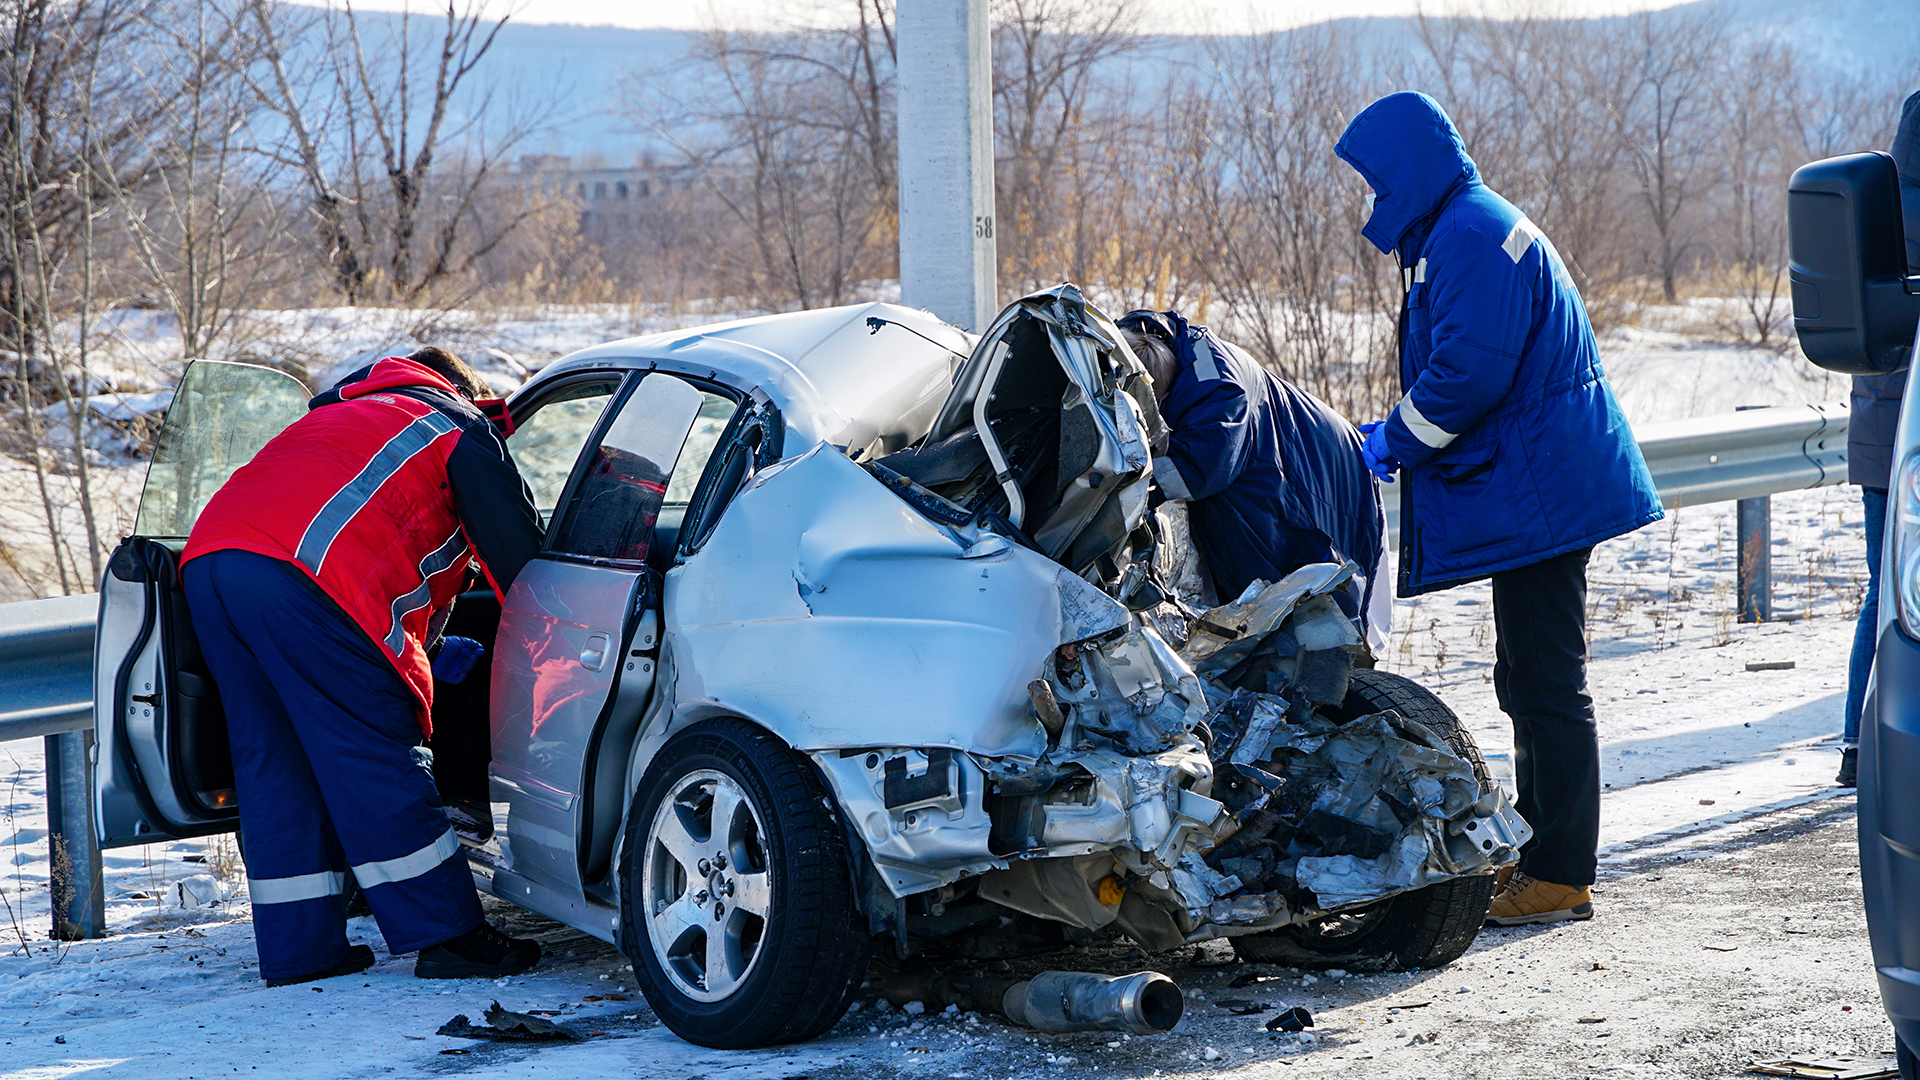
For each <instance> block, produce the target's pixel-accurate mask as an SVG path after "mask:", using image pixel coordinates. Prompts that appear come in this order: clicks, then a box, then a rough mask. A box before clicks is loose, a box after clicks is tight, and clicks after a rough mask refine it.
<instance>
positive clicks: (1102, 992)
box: [880, 971, 1186, 1035]
mask: <svg viewBox="0 0 1920 1080" xmlns="http://www.w3.org/2000/svg"><path fill="white" fill-rule="evenodd" d="M880 992H881V994H882V995H883V996H884V997H885V998H886V999H887V1000H888V1001H890V1002H892V1003H893V1004H895V1005H905V1004H906V1003H907V1002H909V1001H918V1002H921V1003H923V1004H925V1005H926V1006H927V1007H928V1008H930V1009H943V1008H946V1007H947V1006H948V1005H958V1006H959V1007H960V1008H962V1009H967V1010H971V1011H974V1012H991V1013H999V1014H1000V1015H1002V1016H1005V1017H1006V1018H1007V1019H1009V1020H1011V1021H1013V1022H1014V1023H1016V1024H1024V1025H1025V1026H1027V1027H1030V1028H1033V1029H1034V1030H1035V1031H1045V1032H1050V1033H1060V1032H1068V1031H1124V1032H1128V1033H1129V1034H1133V1035H1158V1034H1160V1033H1162V1032H1165V1031H1171V1030H1172V1029H1173V1026H1174V1025H1175V1024H1178V1023H1179V1022H1180V1016H1181V1014H1182V1013H1184V1012H1185V1011H1186V995H1185V994H1183V993H1181V991H1180V986H1179V984H1178V983H1175V982H1174V981H1173V980H1172V979H1169V978H1167V977H1166V976H1165V975H1162V974H1160V973H1159V972H1157V971H1136V972H1134V973H1133V974H1131V975H1113V976H1108V975H1096V974H1094V973H1092V972H1086V971H1045V972H1041V973H1040V974H1038V975H1035V976H1034V977H1033V978H1031V979H1006V978H993V977H991V976H984V975H968V974H964V973H961V972H956V971H941V972H932V971H921V972H910V973H902V974H899V975H895V976H893V977H892V978H889V979H887V980H886V981H885V982H884V983H882V984H881V987H880Z"/></svg>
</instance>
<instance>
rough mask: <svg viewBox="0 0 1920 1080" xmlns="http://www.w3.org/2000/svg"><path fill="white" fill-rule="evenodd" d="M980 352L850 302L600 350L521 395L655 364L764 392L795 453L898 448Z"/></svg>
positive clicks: (949, 329)
mask: <svg viewBox="0 0 1920 1080" xmlns="http://www.w3.org/2000/svg"><path fill="white" fill-rule="evenodd" d="M872 319H879V320H883V322H882V323H881V325H879V326H878V327H877V328H876V327H873V326H870V325H869V320H872ZM888 324H894V325H888ZM972 347H973V338H972V335H970V334H968V333H967V332H966V331H964V330H961V329H960V328H959V327H956V326H951V325H949V324H947V323H944V322H941V321H940V319H939V318H938V317H936V316H934V315H932V314H931V313H929V312H925V311H920V310H917V309H914V308H909V307H902V306H901V305H899V304H884V303H868V304H851V305H847V306H845V307H832V308H816V309H813V310H810V311H793V312H785V313H781V314H777V315H761V316H757V317H755V318H751V319H740V320H737V321H734V322H724V323H718V324H715V325H712V326H700V327H692V328H689V329H684V330H671V331H667V332H665V333H659V334H648V335H645V336H643V337H633V338H625V339H622V340H619V341H609V342H607V343H606V344H604V345H594V346H592V347H590V348H586V349H582V350H580V351H579V352H576V353H571V354H569V355H567V356H565V357H562V358H561V359H560V360H557V361H555V362H554V363H552V364H549V365H547V366H546V367H545V368H543V369H541V371H540V373H539V375H537V376H535V377H534V378H533V379H532V380H531V381H529V382H528V383H527V385H526V386H525V387H524V388H522V390H521V391H520V392H519V394H516V395H515V396H516V397H519V396H521V395H523V394H527V393H529V392H532V391H536V390H537V389H538V387H539V386H541V385H542V384H544V383H547V382H550V381H552V380H554V379H557V378H563V377H565V376H566V375H569V374H571V373H574V372H578V371H581V370H588V369H604V368H608V367H615V368H621V367H637V366H648V365H653V366H658V367H660V368H662V369H664V370H669V371H677V372H680V373H682V374H691V375H710V376H711V377H714V378H716V379H718V380H719V381H722V382H727V383H731V384H733V385H736V386H740V387H742V388H747V387H758V388H759V389H761V390H762V391H764V392H765V393H766V394H767V396H768V397H769V398H770V399H772V400H773V402H774V404H775V405H777V406H778V407H779V409H780V412H781V415H782V416H783V418H784V419H785V420H786V426H787V437H788V441H787V443H786V447H785V452H786V453H788V454H793V453H799V452H802V451H804V450H806V449H808V448H809V447H811V446H813V445H815V444H818V443H821V442H828V443H832V444H834V445H836V446H846V447H849V448H858V447H863V446H867V445H869V444H871V443H873V442H874V441H875V440H879V441H880V442H881V443H882V444H883V446H882V448H883V449H887V450H891V449H897V448H898V447H899V446H902V445H905V443H906V442H907V441H911V440H912V439H914V438H918V437H919V435H920V434H921V433H923V432H924V431H925V430H926V427H927V425H929V424H931V423H932V421H933V415H934V413H935V412H937V411H938V409H939V407H940V404H941V402H942V401H944V400H945V398H946V396H947V393H948V391H949V390H950V389H951V386H952V379H953V372H954V371H955V370H957V369H958V367H959V365H960V363H961V361H962V360H963V359H964V358H965V354H966V353H967V352H968V351H969V350H970V349H971V348H972ZM795 440H799V441H795Z"/></svg>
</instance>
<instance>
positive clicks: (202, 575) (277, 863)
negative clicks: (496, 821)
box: [181, 347, 541, 985]
mask: <svg viewBox="0 0 1920 1080" xmlns="http://www.w3.org/2000/svg"><path fill="white" fill-rule="evenodd" d="M484 396H486V389H485V383H484V382H482V381H481V379H480V377H479V376H478V375H477V374H475V373H474V371H473V369H471V368H469V367H468V366H467V365H466V364H465V363H463V362H461V361H460V359H459V358H458V357H456V356H454V355H453V354H452V353H449V352H447V351H446V350H444V349H440V348H433V347H429V348H425V349H421V350H419V351H417V352H415V353H413V354H412V355H410V356H407V357H397V356H396V357H388V358H387V359H385V360H381V361H380V362H378V363H376V364H373V365H371V366H370V367H367V368H362V369H361V370H359V371H356V372H354V373H353V374H351V375H349V376H347V377H346V378H345V379H343V380H341V381H340V383H339V384H338V385H337V386H335V387H334V388H333V389H331V390H329V391H327V392H326V393H323V394H321V395H319V396H318V397H316V398H314V399H313V401H312V403H311V404H310V406H309V408H310V411H309V412H308V413H307V415H306V416H304V417H302V418H300V419H299V420H298V421H296V422H295V423H294V424H293V425H292V426H291V427H289V428H287V429H286V430H285V431H283V432H281V433H280V434H279V435H278V436H276V437H275V438H274V439H273V441H272V442H269V443H268V444H267V445H266V446H265V447H263V448H262V449H261V451H260V452H259V454H257V455H255V456H254V459H253V460H252V461H251V462H249V463H247V464H246V465H245V466H243V467H242V468H241V469H239V470H238V471H237V472H235V473H234V474H233V477H232V478H231V479H229V480H228V481H227V483H226V485H225V486H224V487H222V488H221V489H220V490H219V492H218V493H216V494H215V495H214V497H213V499H212V501H210V502H209V503H208V504H207V508H206V512H205V513H203V514H201V516H200V519H199V522H198V523H197V524H196V525H195V526H194V529H193V534H192V536H191V537H189V538H188V540H187V546H186V550H185V551H184V552H183V553H182V554H181V576H182V579H183V583H184V585H185V587H186V594H187V606H188V610H189V611H190V612H191V615H192V619H193V627H194V631H195V634H196V635H197V636H198V638H199V641H200V647H201V650H202V651H203V652H204V653H205V655H206V660H207V667H208V669H209V670H210V671H211V672H212V674H213V679H214V682H215V684H216V685H218V687H219V690H220V699H221V702H222V704H223V705H224V707H225V710H226V715H227V731H228V739H229V741H230V742H231V744H232V747H233V767H234V779H235V782H236V786H237V788H238V791H239V796H240V835H241V839H242V841H243V844H244V849H245V854H246V863H247V885H248V889H249V891H250V892H251V894H252V901H253V934H254V941H255V942H256V944H257V945H258V948H259V953H260V975H261V977H262V978H264V979H266V980H267V982H268V983H269V984H270V985H283V984H286V983H296V982H305V981H308V980H311V979H319V978H326V977H328V976H333V975H345V974H351V973H353V972H356V971H360V970H362V969H364V968H366V967H367V966H368V965H369V964H371V963H373V952H372V950H371V949H369V948H368V947H367V946H365V945H351V946H350V945H348V943H347V937H346V907H345V900H344V897H343V895H342V891H343V884H344V880H345V877H346V872H347V871H348V870H349V869H351V870H352V872H353V876H354V878H355V880H357V881H358V882H359V884H360V886H361V888H362V889H363V890H364V891H365V895H366V899H367V903H368V905H369V906H370V907H371V908H372V910H373V915H374V918H375V919H376V920H378V922H379V924H380V932H381V934H382V935H383V936H384V937H385V938H386V944H387V948H388V950H389V951H390V952H392V953H395V954H399V953H405V952H412V951H415V950H418V951H419V954H420V955H419V958H418V959H417V960H416V961H415V964H414V974H415V975H418V976H421V977H423V978H470V977H483V978H497V977H500V976H504V975H511V974H514V973H516V972H520V971H524V970H526V969H527V968H529V967H531V966H532V965H533V964H534V962H535V961H537V960H538V959H539V957H540V947H539V945H537V944H535V943H534V942H531V941H522V940H517V939H513V938H509V937H507V936H506V935H505V934H502V933H501V932H499V931H498V930H495V929H494V928H493V927H492V926H489V925H488V924H487V922H486V920H485V919H484V918H482V917H481V913H480V900H479V896H478V895H477V894H476V893H475V891H474V886H473V878H472V877H471V875H470V873H469V871H468V869H467V860H466V856H465V855H464V854H463V853H462V850H461V846H460V843H459V840H458V839H457V838H456V837H455V835H454V832H453V830H452V828H451V827H450V826H449V825H448V821H447V817H446V814H445V812H444V811H443V810H442V808H441V803H440V798H439V796H438V794H437V793H436V792H435V789H434V785H433V780H432V777H431V776H430V775H429V774H428V773H427V771H426V770H425V769H423V768H421V767H420V766H419V765H418V764H416V763H415V760H414V757H413V748H414V747H415V746H416V745H417V744H418V743H420V742H421V738H422V735H423V733H427V732H428V730H429V728H430V725H431V720H430V717H431V715H432V713H431V709H432V704H433V681H434V678H435V677H436V676H437V677H439V678H442V679H445V680H447V681H450V682H458V681H459V680H460V679H462V678H464V677H465V676H466V673H467V672H468V671H469V670H471V669H472V667H473V665H474V663H475V662H476V661H477V660H478V658H479V655H480V653H481V652H482V651H483V650H482V648H481V646H480V645H479V643H478V642H474V641H470V640H468V639H465V638H447V639H445V640H444V643H443V642H442V641H440V640H438V638H439V634H438V628H439V627H440V626H442V625H443V624H444V621H445V618H446V614H447V612H448V611H449V609H450V607H451V605H452V603H453V599H454V597H455V596H457V595H458V594H459V593H460V592H461V590H462V589H464V588H465V587H466V584H467V581H468V578H469V574H470V572H471V570H470V564H471V563H472V562H473V560H474V559H475V557H476V553H477V556H478V559H479V560H480V562H481V564H482V569H483V571H484V573H485V575H486V577H487V579H488V580H489V581H490V582H491V583H492V585H493V588H494V591H495V592H496V593H500V594H502V595H504V593H505V591H506V589H507V588H508V586H510V585H511V584H512V583H513V579H514V577H515V575H517V574H518V573H519V572H520V568H521V567H522V566H523V565H525V564H526V562H527V560H528V559H529V558H531V557H532V556H533V554H534V552H535V550H536V549H537V548H538V546H539V542H540V533H541V530H540V519H539V515H538V513H537V512H536V511H535V509H534V507H533V499H532V497H531V495H529V494H528V492H527V488H526V485H525V484H524V483H522V482H521V479H520V474H519V472H518V471H517V470H516V469H515V468H514V465H513V462H512V459H511V458H509V457H508V456H507V452H506V445H505V444H504V443H503V442H502V441H501V439H500V436H499V434H498V433H497V432H496V431H495V430H494V428H493V425H492V424H490V423H489V422H488V421H487V419H486V418H485V417H484V416H482V415H481V414H480V411H479V410H478V409H476V408H475V407H474V405H473V400H474V399H475V398H477V397H484ZM476 549H477V552H476Z"/></svg>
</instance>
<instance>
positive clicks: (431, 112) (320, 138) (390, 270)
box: [247, 0, 550, 304]
mask: <svg viewBox="0 0 1920 1080" xmlns="http://www.w3.org/2000/svg"><path fill="white" fill-rule="evenodd" d="M247 15H248V17H250V19H251V20H252V22H253V24H254V26H255V28H256V29H257V31H258V40H259V43H260V46H261V48H262V64H261V71H260V72H259V73H257V74H255V75H253V76H252V82H253V88H254V91H255V93H257V94H258V95H259V98H260V100H261V101H262V102H263V103H264V105H265V107H266V108H267V109H268V110H270V111H271V112H273V113H274V114H276V115H277V116H278V117H279V118H280V119H281V120H282V121H283V122H284V124H285V127H286V131H287V145H286V146H285V147H284V149H282V150H281V152H280V154H281V159H282V160H283V161H284V162H285V163H286V164H287V165H289V166H290V167H292V168H293V169H295V170H297V172H298V174H299V175H300V177H301V180H302V185H303V186H304V187H305V189H306V193H307V198H308V200H309V205H310V207H311V212H312V215H313V219H314V223H315V225H316V227H317V231H318V233H319V240H320V243H321V246H322V249H323V251H324V252H325V258H326V260H327V262H328V264H329V265H330V267H331V268H332V270H333V278H334V282H335V285H336V287H337V288H338V290H339V292H340V294H341V295H342V296H343V297H345V298H346V300H347V301H348V302H349V303H354V304H357V303H363V302H367V301H374V300H391V301H397V302H400V303H406V304H412V303H418V302H420V301H422V300H425V299H426V298H427V297H428V296H429V295H430V294H431V293H433V291H434V290H435V289H436V288H438V287H440V286H442V285H444V284H446V283H449V282H451V281H455V280H458V279H459V278H461V277H462V276H463V275H465V274H466V273H467V272H468V271H470V270H471V269H472V268H473V266H474V265H475V263H476V262H478V261H479V260H481V259H483V258H485V257H486V255H487V254H488V253H489V252H490V251H492V250H493V249H494V248H495V247H497V246H498V245H499V244H500V243H501V242H502V241H503V240H504V239H505V238H506V236H507V235H508V234H509V233H511V232H512V230H513V229H514V228H515V227H516V226H517V225H519V223H520V222H521V221H523V220H525V218H524V217H523V216H516V217H511V218H508V219H507V220H504V221H488V220H483V218H482V216H481V215H480V214H479V212H478V210H479V206H480V203H481V196H482V192H483V191H484V190H485V188H486V186H487V184H488V182H489V180H490V179H491V178H492V176H493V174H494V173H495V172H496V171H497V170H498V169H499V167H500V165H501V163H502V162H504V161H505V160H506V159H507V157H508V156H509V155H510V154H511V153H512V151H513V149H514V147H516V146H517V145H518V144H519V143H520V142H522V141H523V140H524V139H525V138H526V137H527V136H528V135H529V134H531V133H532V131H534V130H536V129H537V128H538V127H539V125H540V123H541V122H542V120H543V118H544V117H545V116H546V115H548V114H549V112H550V110H545V109H538V108H536V109H531V110H519V111H516V112H515V113H514V115H512V116H510V117H508V118H507V119H506V121H505V122H504V123H503V124H502V125H501V126H500V127H499V128H498V129H497V133H494V134H489V128H488V126H487V121H488V118H489V115H490V113H491V112H492V108H493V95H492V91H491V90H484V91H473V90H466V91H463V87H466V86H468V85H469V83H470V82H471V77H472V75H473V73H474V71H475V70H476V69H477V68H478V67H479V65H480V63H481V62H482V61H483V60H484V59H485V57H486V55H487V53H488V51H489V50H490V49H491V48H492V46H493V43H494V41H495V39H496V38H497V37H498V35H499V33H500V30H501V28H502V27H503V26H505V25H506V22H507V19H506V18H504V17H503V18H501V19H498V20H489V19H487V18H485V17H484V16H483V14H482V5H481V3H480V2H479V0H448V3H447V5H446V9H445V12H444V14H443V15H441V16H440V17H438V18H437V20H428V19H425V18H424V17H416V16H415V15H413V14H412V13H411V12H402V13H401V14H400V15H399V16H397V17H396V18H395V19H392V20H381V19H376V18H373V17H368V16H362V15H360V14H358V13H356V12H355V11H354V9H353V7H352V6H351V5H350V4H347V5H345V6H343V7H341V8H339V9H331V8H330V9H326V10H324V11H320V12H317V13H314V14H311V15H306V14H302V13H300V12H297V11H293V10H290V9H288V8H287V7H285V6H283V5H278V4H275V3H272V2H271V0H249V2H248V5H247ZM423 25H429V26H433V27H434V28H435V29H433V30H431V31H429V32H424V33H420V34H416V30H417V29H418V28H420V27H421V26H423ZM420 71H424V72H427V73H430V76H429V77H426V78H421V77H418V76H417V75H416V72H420ZM456 102H458V103H460V104H461V105H462V106H463V107H461V108H459V109H458V110H456V107H455V106H456ZM456 112H457V116H456ZM450 150H459V151H461V152H459V153H458V154H457V155H455V157H456V160H454V161H453V162H451V163H449V162H448V161H447V160H446V158H447V157H448V156H449V151H450ZM449 164H452V165H453V166H454V167H452V168H449V167H448V166H449Z"/></svg>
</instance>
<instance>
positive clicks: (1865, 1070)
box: [1747, 1055, 1900, 1080]
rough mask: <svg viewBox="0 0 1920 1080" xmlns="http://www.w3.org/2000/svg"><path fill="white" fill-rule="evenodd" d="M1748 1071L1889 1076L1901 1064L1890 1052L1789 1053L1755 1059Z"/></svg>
mask: <svg viewBox="0 0 1920 1080" xmlns="http://www.w3.org/2000/svg"><path fill="white" fill-rule="evenodd" d="M1747 1070H1748V1071H1749V1072H1757V1073H1764V1074H1766V1075H1768V1076H1791V1077H1797V1078H1799V1080H1890V1078H1892V1077H1896V1076H1899V1075H1900V1066H1899V1064H1898V1063H1897V1062H1896V1061H1895V1060H1894V1058H1893V1056H1892V1055H1887V1056H1886V1057H1872V1058H1863V1057H1846V1056H1843V1055H1836V1056H1834V1057H1825V1058H1815V1057H1805V1058H1801V1057H1788V1058H1780V1059H1779V1060H1777V1061H1756V1062H1754V1063H1753V1064H1751V1065H1749V1066H1747Z"/></svg>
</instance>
